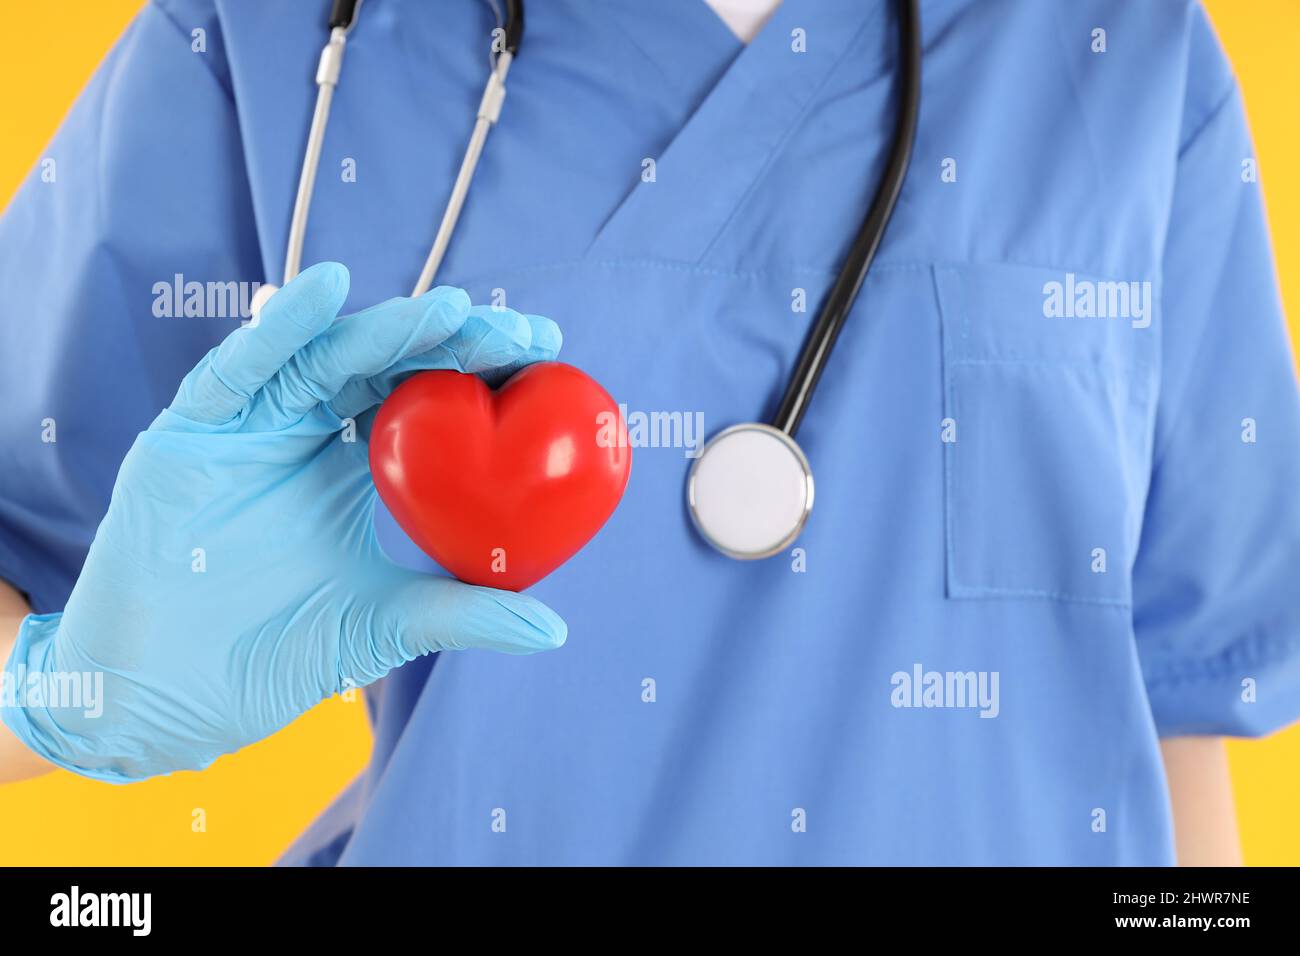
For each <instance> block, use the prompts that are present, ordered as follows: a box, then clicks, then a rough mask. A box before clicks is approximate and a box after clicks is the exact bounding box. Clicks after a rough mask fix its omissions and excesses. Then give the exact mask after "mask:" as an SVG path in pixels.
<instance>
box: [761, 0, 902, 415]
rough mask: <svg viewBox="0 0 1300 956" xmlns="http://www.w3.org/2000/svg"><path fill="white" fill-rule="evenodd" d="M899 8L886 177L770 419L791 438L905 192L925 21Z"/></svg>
mask: <svg viewBox="0 0 1300 956" xmlns="http://www.w3.org/2000/svg"><path fill="white" fill-rule="evenodd" d="M898 7H899V18H898V28H899V57H900V61H901V63H900V65H901V71H900V73H901V75H900V78H899V80H900V82H901V83H902V95H901V96H900V98H899V104H898V117H897V120H896V122H895V126H894V139H893V144H892V146H891V148H890V153H889V160H888V163H887V165H886V167H885V174H884V175H883V176H882V177H881V179H880V184H879V185H878V186H877V187H876V195H875V198H874V199H873V200H872V203H871V209H870V210H869V211H868V213H867V217H866V218H865V219H864V220H863V221H862V226H861V227H860V228H859V229H858V233H857V236H855V237H854V240H853V245H852V246H851V247H850V249H849V254H848V256H847V258H846V259H845V261H844V266H843V268H841V269H840V273H839V275H838V276H837V277H836V279H835V284H834V285H833V286H831V290H830V292H829V294H828V295H827V296H826V302H825V304H824V305H823V306H822V308H821V311H820V312H819V313H818V315H817V318H816V320H815V321H814V322H813V325H812V328H811V329H809V331H808V337H807V338H806V339H805V340H804V346H803V349H802V350H801V351H800V352H799V357H798V358H797V359H796V360H795V366H794V371H793V372H792V373H791V375H790V381H789V384H787V386H786V390H785V394H784V395H783V396H782V397H781V402H780V404H779V405H778V406H777V410H776V414H775V415H774V416H773V417H772V420H771V425H772V426H773V427H774V428H777V429H779V430H781V431H783V432H785V433H786V434H787V435H789V436H790V437H791V438H793V437H794V435H795V433H796V432H797V431H798V430H799V425H800V423H801V422H802V421H803V417H804V414H805V413H806V412H807V411H808V404H809V402H810V401H811V400H812V395H813V391H814V390H815V389H816V388H817V383H818V381H820V379H821V375H822V372H823V371H824V370H825V368H826V363H827V361H828V360H829V358H830V356H831V352H832V350H833V349H834V348H835V340H836V339H837V338H839V334H840V330H841V329H842V328H843V327H844V322H845V320H846V319H847V318H848V316H849V312H850V311H851V310H852V308H853V303H854V302H855V301H856V299H857V297H858V292H859V291H860V290H861V289H862V284H863V282H865V281H866V278H867V273H868V272H869V271H870V270H871V263H872V261H873V260H874V259H875V257H876V250H877V249H879V248H880V243H881V240H882V239H883V238H884V235H885V229H886V227H887V226H888V225H889V219H890V217H891V216H892V215H893V213H894V206H895V205H896V204H897V203H898V197H899V195H900V194H901V193H902V191H903V181H904V180H905V179H906V178H907V169H908V165H909V164H910V163H911V160H912V144H913V142H914V140H915V139H916V127H917V116H918V113H919V112H920V105H921V28H920V20H921V16H920V11H919V9H918V0H899V3H898Z"/></svg>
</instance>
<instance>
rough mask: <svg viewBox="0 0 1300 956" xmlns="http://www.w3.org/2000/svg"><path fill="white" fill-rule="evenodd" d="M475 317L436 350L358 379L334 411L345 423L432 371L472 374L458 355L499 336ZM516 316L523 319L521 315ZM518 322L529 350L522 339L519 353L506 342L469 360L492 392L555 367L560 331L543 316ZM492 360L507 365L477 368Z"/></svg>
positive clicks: (338, 398) (344, 391)
mask: <svg viewBox="0 0 1300 956" xmlns="http://www.w3.org/2000/svg"><path fill="white" fill-rule="evenodd" d="M475 311H476V310H474V309H471V310H470V315H469V317H468V318H467V319H466V321H465V326H462V328H461V331H460V332H458V333H457V334H456V335H453V336H451V337H450V338H448V340H447V341H446V342H444V343H443V344H442V345H440V346H438V347H437V348H434V349H431V350H429V351H428V352H423V353H421V354H419V355H411V356H408V357H407V358H404V359H402V360H401V361H400V362H395V363H394V364H393V365H391V366H389V367H388V368H386V369H384V370H383V371H382V372H379V373H378V374H375V375H369V376H355V377H354V378H353V379H352V380H351V381H350V382H348V384H347V385H345V386H344V387H343V388H342V389H340V390H339V393H338V394H337V395H336V396H335V397H334V398H333V399H331V400H330V403H329V405H330V407H331V408H332V409H333V410H334V412H335V413H336V414H337V415H338V416H339V417H340V418H356V417H357V416H358V415H360V414H361V413H362V412H364V411H366V410H367V409H369V408H373V407H374V406H375V405H378V404H379V403H380V402H382V401H383V400H384V399H386V398H387V397H388V396H389V395H391V394H392V392H393V390H394V389H395V388H397V386H399V385H401V384H402V382H404V381H406V380H407V379H408V378H410V377H411V376H412V375H414V374H415V373H416V372H426V371H429V370H430V369H457V370H459V371H469V370H470V369H466V368H464V365H465V364H466V362H465V359H464V358H461V357H460V356H459V350H461V349H470V348H475V346H474V343H475V342H481V341H482V340H483V339H485V338H489V337H493V336H497V335H499V334H500V333H499V332H498V331H496V330H494V329H493V328H492V327H486V326H485V323H484V322H483V320H482V318H481V317H480V316H478V315H476V314H475ZM514 314H515V315H519V313H514ZM519 317H520V318H521V319H522V320H523V321H524V322H526V323H527V324H528V327H529V329H528V333H527V341H528V343H529V344H528V346H527V347H526V348H525V347H523V346H522V337H520V338H516V339H515V341H516V342H518V343H520V344H519V345H516V346H515V347H514V348H506V347H503V345H502V343H501V342H497V343H496V344H494V345H493V346H492V347H491V348H490V349H486V350H485V349H483V348H477V349H476V351H475V352H474V357H473V358H472V359H471V360H470V363H469V364H471V365H472V366H474V369H473V370H475V371H479V372H480V373H481V374H482V376H483V378H484V379H486V380H487V382H488V384H489V385H492V386H493V387H495V386H496V385H498V384H500V383H501V382H503V381H505V380H506V379H507V378H509V377H510V376H511V375H513V374H514V373H515V372H517V371H518V370H519V369H521V368H523V367H524V366H525V365H531V364H532V363H533V362H550V361H554V359H555V357H556V356H557V355H559V353H560V345H561V344H562V342H563V336H562V335H561V334H560V327H559V326H558V325H556V324H555V323H554V322H552V321H551V320H550V319H547V318H543V317H542V316H538V315H526V316H525V315H520V316H519ZM470 325H475V326H477V328H475V329H473V330H470V332H469V333H468V334H467V333H466V327H467V326H470ZM456 340H460V341H456ZM466 340H468V341H466ZM488 354H491V355H492V356H494V357H496V358H498V359H500V360H501V361H502V364H501V365H499V366H495V367H484V368H478V366H482V365H483V362H484V356H485V355H488Z"/></svg>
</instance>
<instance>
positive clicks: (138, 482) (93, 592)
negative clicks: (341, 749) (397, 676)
mask: <svg viewBox="0 0 1300 956" xmlns="http://www.w3.org/2000/svg"><path fill="white" fill-rule="evenodd" d="M347 290H348V274H347V270H346V269H344V268H343V267H342V266H340V265H338V264H336V263H321V264H319V265H316V266H313V267H312V268H310V269H308V270H306V271H305V272H303V273H302V274H301V275H299V276H298V277H297V278H296V279H294V280H293V281H292V282H290V283H289V284H288V285H286V286H285V287H284V288H283V289H282V290H280V291H279V292H278V293H277V294H276V295H275V296H274V297H273V298H272V299H271V300H270V302H269V303H268V304H267V306H266V308H265V309H264V310H263V312H262V315H261V319H260V322H258V323H255V324H253V325H250V326H248V327H247V328H243V329H239V330H237V331H235V332H233V333H232V334H231V335H230V336H229V337H227V338H226V340H225V341H224V342H222V343H221V345H220V346H218V347H217V348H215V349H213V350H212V351H211V352H209V353H208V355H207V356H206V357H205V358H204V359H203V360H202V361H201V362H199V364H198V365H197V366H196V367H195V368H194V370H193V371H191V372H190V373H189V374H188V375H187V376H186V377H185V380H184V381H183V382H182V383H181V386H180V390H179V392H178V393H177V395H176V398H175V400H174V401H173V402H172V404H171V406H170V407H169V408H167V409H165V410H164V411H163V412H162V413H161V414H160V415H159V416H158V418H157V420H155V421H154V423H153V424H152V425H151V426H150V427H149V430H148V431H146V432H143V433H141V434H140V436H139V437H138V438H137V439H136V441H135V444H134V445H133V446H132V448H131V450H130V452H129V453H128V454H127V456H126V459H125V460H124V461H123V463H122V467H121V470H120V471H119V473H118V477H117V484H116V486H115V487H114V489H113V497H112V501H111V503H110V505H109V508H108V513H107V515H106V516H105V517H104V520H103V522H102V523H101V524H100V526H99V530H98V532H97V533H96V535H95V539H94V542H93V543H92V545H91V548H90V553H89V556H88V557H87V559H86V563H85V566H84V568H83V569H82V572H81V576H80V577H79V578H78V580H77V583H76V586H75V587H74V589H73V592H72V595H71V597H70V598H69V599H68V604H67V607H66V609H65V610H64V611H63V612H62V613H59V614H44V615H31V616H29V617H27V618H26V620H25V621H24V622H23V625H22V629H21V631H20V633H19V635H18V639H17V644H16V646H15V647H14V651H13V654H12V656H11V658H10V661H9V664H8V666H7V668H6V669H7V670H8V671H9V674H8V675H7V679H8V680H13V679H15V678H19V680H20V683H19V684H16V685H14V686H16V687H17V686H23V685H24V684H25V686H27V687H28V688H29V690H28V692H27V693H26V698H27V699H26V701H25V704H26V706H13V705H12V703H11V702H6V703H5V705H4V706H3V708H0V713H2V715H3V718H4V721H5V723H6V724H8V725H9V727H10V728H11V729H12V730H13V731H14V733H15V734H17V735H18V736H19V737H20V738H21V739H22V740H23V741H24V742H26V743H27V745H28V746H29V747H31V748H32V749H33V750H35V751H36V752H37V753H38V754H40V755H41V756H43V757H45V758H46V759H48V760H50V761H52V762H53V763H55V764H58V765H59V766H61V767H65V768H67V769H69V770H73V771H76V772H77V773H80V774H83V775H84V776H88V777H94V778H97V779H100V780H108V781H114V782H127V781H131V780H139V779H141V778H144V777H149V776H152V775H155V774H161V773H168V772H170V771H174V770H180V769H199V768H202V767H205V766H207V765H208V764H209V763H211V762H212V761H213V760H215V759H216V758H217V757H218V756H220V755H221V754H225V753H230V752H232V751H235V750H238V749H239V748H240V747H243V746H245V745H246V744H249V743H252V742H254V741H256V740H260V739H261V738H263V737H266V736H267V735H269V734H271V733H273V732H275V731H276V730H278V729H280V728H281V727H283V726H284V725H286V724H287V723H289V722H290V721H292V720H293V719H294V718H295V717H297V716H298V715H299V714H301V713H303V712H304V711H305V710H307V709H308V708H310V707H312V706H313V705H315V704H316V703H318V702H319V701H320V700H322V699H323V698H325V697H328V696H330V695H331V694H334V693H336V692H340V691H343V690H346V689H348V688H351V687H354V686H364V685H366V684H369V683H370V682H372V681H374V680H377V679H378V678H380V677H382V676H383V675H384V674H386V673H388V672H389V671H390V670H391V669H392V668H394V667H397V666H398V665H400V664H402V663H404V662H406V661H409V660H412V659H413V658H415V657H418V656H420V655H422V654H427V653H429V652H431V651H440V650H460V649H463V648H488V649H491V650H497V651H505V652H508V653H515V654H527V653H531V652H534V651H539V650H546V649H549V648H554V647H558V646H559V645H561V644H563V643H564V639H565V634H566V630H565V626H564V622H563V621H561V620H560V619H559V617H558V616H556V614H555V613H554V612H553V611H551V610H549V609H548V608H547V607H545V606H544V605H542V604H541V603H540V602H538V601H537V600H535V599H534V598H531V597H528V596H526V595H521V594H513V593H510V592H507V591H497V590H494V589H491V588H483V587H470V586H468V585H465V584H461V583H459V582H456V581H452V580H449V579H446V578H438V577H433V576H430V575H425V574H420V573H418V572H414V571H410V570H406V569H403V568H400V567H398V566H397V565H395V564H393V563H392V562H390V561H389V560H388V559H387V558H386V557H385V556H384V555H383V554H382V553H381V551H380V548H379V545H378V543H377V542H376V540H375V534H374V531H373V528H372V524H371V516H372V514H373V512H374V507H375V500H376V494H375V488H374V485H373V484H372V483H371V481H370V473H369V469H368V467H367V463H366V444H365V436H366V435H367V434H368V431H367V429H368V428H369V426H370V424H371V421H372V419H373V416H374V406H375V405H376V404H377V403H379V402H380V401H382V400H383V399H384V397H386V396H387V395H388V393H389V392H390V391H391V390H392V389H393V388H394V387H396V385H397V384H399V383H400V381H401V380H402V379H403V378H404V377H406V376H407V375H409V374H411V373H412V372H414V371H417V370H420V369H429V368H455V369H460V370H462V371H466V372H480V373H484V374H486V375H488V376H489V378H496V379H503V378H505V377H506V376H508V375H509V374H510V373H512V372H513V371H514V370H516V369H517V368H519V367H521V366H523V365H525V364H527V363H528V362H532V361H540V360H548V359H552V358H554V357H555V355H556V353H557V352H558V350H559V347H560V333H559V329H558V328H557V327H556V326H555V324H554V323H553V322H551V321H550V320H548V319H542V318H536V317H526V316H522V315H520V314H518V313H516V312H512V311H510V310H504V309H477V308H475V309H471V308H470V304H469V299H468V297H467V296H466V295H465V293H464V292H462V291H460V290H459V289H450V288H438V289H434V290H432V291H431V292H429V293H427V294H425V295H423V296H421V297H420V298H418V299H392V300H390V301H388V302H385V303H383V304H381V305H378V306H375V307H374V308H371V309H367V310H365V311H363V312H359V313H357V314H355V315H351V316H348V317H345V318H341V319H336V316H337V313H338V310H339V309H340V308H341V307H342V305H343V302H344V299H345V298H346V297H347ZM105 400H106V401H107V400H110V397H108V396H106V397H105ZM349 419H354V420H355V423H356V427H355V437H354V436H353V434H352V431H353V429H352V428H351V426H350V425H349V422H348V420H349ZM349 439H354V440H349ZM98 673H102V675H103V693H102V713H100V714H98V715H97V714H95V710H96V708H97V707H98V706H99V703H97V702H95V701H93V700H84V699H83V700H81V701H78V702H76V703H78V704H79V706H71V707H69V706H58V705H60V704H67V703H69V700H68V699H66V694H67V692H68V691H69V690H70V689H71V688H72V687H73V681H80V682H81V683H82V684H83V685H86V686H88V687H89V688H93V687H94V681H95V679H96V678H95V677H94V675H95V674H98ZM37 675H39V676H37ZM74 675H81V676H80V677H75V676H74ZM61 685H62V688H63V692H64V697H63V698H62V699H50V698H52V697H56V696H58V694H59V692H60V686H61ZM36 686H39V687H41V688H43V689H44V690H46V691H47V694H46V695H45V696H46V698H47V700H46V702H45V703H44V705H41V703H40V701H39V699H37V700H36V701H35V702H34V701H33V699H32V693H31V692H30V688H32V687H36ZM92 696H93V695H92Z"/></svg>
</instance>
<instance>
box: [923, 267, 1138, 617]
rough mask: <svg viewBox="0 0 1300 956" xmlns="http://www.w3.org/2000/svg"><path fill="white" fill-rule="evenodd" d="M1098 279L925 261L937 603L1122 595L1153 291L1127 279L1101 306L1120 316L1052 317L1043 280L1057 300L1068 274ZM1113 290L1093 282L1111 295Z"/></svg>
mask: <svg viewBox="0 0 1300 956" xmlns="http://www.w3.org/2000/svg"><path fill="white" fill-rule="evenodd" d="M1067 276H1068V277H1067ZM1106 281H1107V280H1103V279H1094V278H1093V277H1085V276H1083V275H1081V274H1079V273H1067V270H1064V269H1062V270H1052V269H1040V268H1026V267H1020V266H1003V265H994V266H987V265H981V266H964V265H963V266H938V267H936V268H935V286H936V290H937V293H938V296H939V304H940V311H941V314H942V331H943V382H944V416H945V420H944V422H943V431H942V437H943V441H944V446H943V453H944V482H945V489H944V491H945V494H944V501H945V509H946V511H945V534H946V548H947V555H946V587H947V595H948V597H950V598H1029V599H1043V600H1060V601H1082V602H1089V603H1099V604H1114V605H1121V606H1125V605H1129V604H1130V603H1131V588H1130V572H1131V569H1132V563H1133V557H1134V555H1135V554H1136V549H1137V543H1138V538H1139V534H1140V530H1141V518H1142V511H1143V507H1144V503H1145V496H1146V488H1147V479H1148V475H1149V473H1150V458H1151V436H1152V433H1153V424H1154V395H1155V390H1156V389H1155V384H1156V383H1155V375H1156V369H1157V368H1158V366H1157V364H1156V359H1157V357H1158V355H1159V341H1158V338H1157V333H1156V329H1157V327H1158V323H1156V322H1152V321H1150V318H1151V315H1152V310H1154V308H1155V305H1154V303H1155V301H1156V296H1155V295H1154V294H1152V293H1151V288H1152V284H1150V283H1148V284H1147V285H1146V286H1145V287H1143V286H1142V285H1141V279H1140V277H1139V278H1138V279H1137V282H1138V284H1137V285H1130V286H1129V291H1131V292H1132V293H1133V297H1132V299H1131V301H1129V302H1128V307H1127V309H1120V308H1116V309H1113V310H1112V311H1117V312H1120V313H1121V314H1119V315H1115V316H1109V317H1096V316H1095V315H1090V316H1089V317H1086V318H1085V317H1069V318H1066V317H1064V316H1062V315H1060V314H1059V313H1060V311H1061V310H1060V309H1058V308H1056V305H1057V303H1058V302H1059V300H1055V299H1053V298H1052V295H1053V293H1054V292H1055V291H1056V289H1057V286H1055V285H1054V284H1059V288H1060V289H1061V291H1062V292H1063V293H1064V292H1066V291H1069V292H1071V294H1073V292H1075V291H1076V290H1080V289H1083V286H1081V285H1079V283H1080V282H1094V283H1103V282H1106ZM1115 281H1119V280H1115ZM1123 281H1125V282H1126V283H1128V282H1129V280H1123ZM1115 288H1116V287H1115V286H1114V285H1113V284H1112V285H1104V286H1101V290H1102V293H1103V295H1106V294H1109V295H1110V297H1111V299H1112V300H1113V301H1112V303H1111V304H1114V305H1122V304H1123V303H1122V302H1121V301H1120V300H1121V298H1123V297H1121V296H1118V295H1117V294H1115V292H1114V289H1115ZM1080 294H1082V293H1080ZM1140 296H1145V300H1143V299H1141V298H1138V297H1140ZM1085 304H1086V303H1085ZM1084 311H1086V310H1084ZM1144 312H1145V314H1143V313H1144Z"/></svg>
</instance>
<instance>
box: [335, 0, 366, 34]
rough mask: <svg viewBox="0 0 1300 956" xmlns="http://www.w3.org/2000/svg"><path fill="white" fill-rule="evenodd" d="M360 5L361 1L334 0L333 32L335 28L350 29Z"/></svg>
mask: <svg viewBox="0 0 1300 956" xmlns="http://www.w3.org/2000/svg"><path fill="white" fill-rule="evenodd" d="M360 3H361V0H334V6H333V7H331V8H330V29H331V30H333V29H334V28H335V27H342V28H343V29H344V30H347V29H350V28H351V27H352V21H353V19H354V18H355V17H356V15H357V7H358V6H359V5H360Z"/></svg>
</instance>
